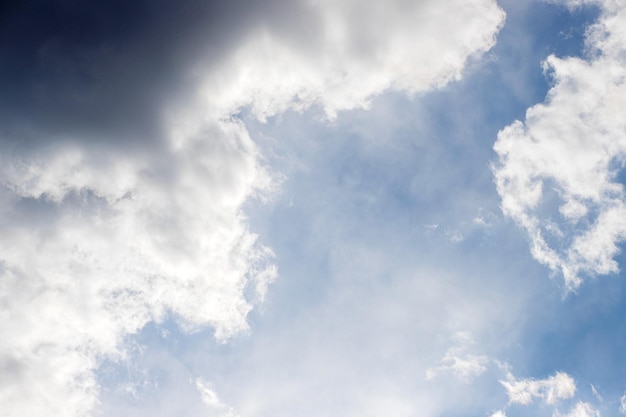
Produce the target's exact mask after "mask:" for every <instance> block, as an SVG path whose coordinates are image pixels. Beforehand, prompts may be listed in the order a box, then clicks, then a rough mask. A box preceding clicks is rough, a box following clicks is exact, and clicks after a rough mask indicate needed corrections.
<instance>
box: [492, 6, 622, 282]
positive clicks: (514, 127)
mask: <svg viewBox="0 0 626 417" xmlns="http://www.w3.org/2000/svg"><path fill="white" fill-rule="evenodd" d="M583 3H585V4H594V5H597V6H599V7H600V8H601V11H602V14H601V17H600V19H599V21H598V22H597V23H595V24H594V25H592V26H591V27H590V28H589V29H588V31H587V35H586V48H587V55H588V58H586V59H583V58H574V57H571V58H557V57H555V56H550V57H548V58H547V60H546V61H545V64H544V65H545V70H546V71H547V72H548V73H549V74H550V76H551V77H552V79H553V81H554V86H553V87H552V89H551V90H550V91H549V93H548V96H547V98H546V102H545V103H543V104H537V105H535V106H533V107H531V108H530V109H528V111H527V113H526V119H525V121H524V122H521V121H516V122H515V123H513V124H511V125H509V126H507V127H506V128H504V129H503V130H501V131H500V133H499V134H498V140H497V142H496V144H495V145H494V150H495V151H496V153H497V154H498V161H497V162H496V163H495V165H494V169H493V170H494V175H495V180H496V185H497V188H498V192H499V194H500V196H501V198H502V210H503V211H504V213H505V214H506V215H508V216H510V217H511V218H513V219H514V220H515V221H516V222H517V223H518V224H519V225H520V226H521V227H522V228H523V229H525V230H526V232H527V233H528V235H529V238H530V242H531V250H532V254H533V256H534V257H535V258H536V259H537V260H538V261H539V262H541V263H542V264H544V265H546V266H548V267H549V268H550V269H551V270H553V271H558V272H560V273H561V274H562V275H563V277H564V280H565V287H566V289H567V290H568V291H571V290H575V289H576V288H577V287H578V286H579V285H580V284H581V282H582V280H583V278H585V277H588V276H595V275H598V274H600V275H602V274H609V273H615V272H617V271H618V265H617V262H616V261H615V260H614V258H615V256H616V255H617V254H618V253H619V244H620V243H621V242H622V241H623V240H624V238H626V221H625V220H624V219H626V200H625V197H626V196H625V194H624V187H623V185H622V184H621V183H620V181H619V179H618V177H619V173H620V171H621V169H622V168H623V165H624V163H625V162H626V159H625V155H626V135H625V134H624V132H625V129H626V124H624V118H623V117H622V114H621V111H622V109H623V108H624V106H625V105H626V101H625V99H624V98H625V97H626V90H625V88H626V87H625V85H626V84H625V83H624V79H625V76H626V61H625V60H624V56H625V53H626V52H625V51H626V37H625V36H624V32H623V30H622V26H623V22H624V21H626V8H625V7H624V6H623V4H621V3H620V2H611V1H598V2H594V1H589V2H580V1H579V2H576V1H571V2H568V4H569V5H571V6H572V7H575V6H580V5H582V4H583ZM555 205H557V206H558V207H554V206H555Z"/></svg>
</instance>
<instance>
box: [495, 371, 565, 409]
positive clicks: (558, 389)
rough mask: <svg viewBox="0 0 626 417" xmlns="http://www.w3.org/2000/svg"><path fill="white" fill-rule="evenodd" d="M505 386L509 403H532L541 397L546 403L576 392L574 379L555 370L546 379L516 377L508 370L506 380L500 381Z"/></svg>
mask: <svg viewBox="0 0 626 417" xmlns="http://www.w3.org/2000/svg"><path fill="white" fill-rule="evenodd" d="M500 383H501V384H502V385H503V386H504V388H506V392H507V394H508V396H509V402H510V403H518V404H524V405H528V404H532V403H533V401H534V399H541V400H543V401H544V402H545V403H546V404H548V405H554V404H556V403H557V402H559V401H561V400H564V399H568V398H572V397H573V396H574V394H575V393H576V383H575V382H574V379H573V378H572V377H571V376H569V375H568V374H566V373H564V372H557V373H556V374H554V375H553V376H551V377H548V378H546V379H516V378H515V377H513V375H512V374H511V373H510V372H509V373H507V377H506V380H503V381H500Z"/></svg>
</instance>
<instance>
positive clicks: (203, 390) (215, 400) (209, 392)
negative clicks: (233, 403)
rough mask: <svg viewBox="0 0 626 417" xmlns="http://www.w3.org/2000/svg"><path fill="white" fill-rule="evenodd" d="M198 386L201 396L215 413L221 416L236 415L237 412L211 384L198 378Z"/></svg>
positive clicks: (196, 382) (196, 383)
mask: <svg viewBox="0 0 626 417" xmlns="http://www.w3.org/2000/svg"><path fill="white" fill-rule="evenodd" d="M195 385H196V388H197V389H198V392H199V393H200V397H201V399H202V402H203V403H204V405H205V406H206V407H207V408H208V409H209V410H211V411H212V412H213V415H216V416H219V417H235V416H236V414H235V412H234V410H233V409H232V408H231V407H228V406H227V405H226V404H224V403H223V402H222V401H221V400H220V399H219V397H218V396H217V394H216V393H215V391H214V390H213V389H212V388H211V386H210V384H209V383H208V382H206V381H205V380H203V379H202V378H196V380H195Z"/></svg>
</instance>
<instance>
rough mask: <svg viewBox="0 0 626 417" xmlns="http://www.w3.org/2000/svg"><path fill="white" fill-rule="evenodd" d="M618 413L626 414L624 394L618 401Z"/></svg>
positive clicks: (625, 397)
mask: <svg viewBox="0 0 626 417" xmlns="http://www.w3.org/2000/svg"><path fill="white" fill-rule="evenodd" d="M619 412H620V413H622V414H626V392H625V393H624V395H622V396H621V397H620V399H619Z"/></svg>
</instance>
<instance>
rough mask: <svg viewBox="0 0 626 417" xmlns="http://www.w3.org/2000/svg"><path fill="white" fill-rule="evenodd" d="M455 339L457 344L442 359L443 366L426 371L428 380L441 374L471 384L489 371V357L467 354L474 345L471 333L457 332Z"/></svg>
mask: <svg viewBox="0 0 626 417" xmlns="http://www.w3.org/2000/svg"><path fill="white" fill-rule="evenodd" d="M454 339H455V341H456V344H455V345H454V346H452V347H451V348H450V349H448V351H447V352H446V354H445V355H444V357H443V358H442V359H441V365H439V366H437V367H434V368H429V369H428V370H427V371H426V379H433V378H435V377H436V376H437V375H438V374H440V373H449V374H452V375H453V376H454V377H455V378H457V379H459V380H460V381H462V382H466V383H469V382H471V381H472V380H473V379H474V378H476V377H477V376H479V375H480V374H482V373H483V372H485V371H486V370H487V364H488V363H489V358H488V357H487V356H485V355H473V354H470V353H468V352H467V350H468V348H469V347H470V346H471V345H472V344H474V341H473V338H472V335H471V333H469V332H457V333H456V335H455V337H454Z"/></svg>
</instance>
